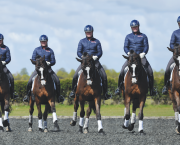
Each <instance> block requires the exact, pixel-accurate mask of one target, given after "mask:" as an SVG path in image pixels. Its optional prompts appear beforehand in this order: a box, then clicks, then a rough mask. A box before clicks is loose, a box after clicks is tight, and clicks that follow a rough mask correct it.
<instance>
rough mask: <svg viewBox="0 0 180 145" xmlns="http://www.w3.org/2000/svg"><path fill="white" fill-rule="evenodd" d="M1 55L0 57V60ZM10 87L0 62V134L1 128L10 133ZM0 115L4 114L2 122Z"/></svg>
mask: <svg viewBox="0 0 180 145" xmlns="http://www.w3.org/2000/svg"><path fill="white" fill-rule="evenodd" d="M1 57H2V55H0V60H1ZM10 97H11V94H10V86H9V80H8V77H7V75H6V74H5V73H4V71H3V64H2V62H1V61H0V104H1V111H0V132H3V131H4V129H3V126H4V127H6V132H10V131H11V128H10V124H9V118H8V116H9V113H10V111H11V109H10V108H11V106H10V104H9V101H10ZM2 113H3V114H4V121H2Z"/></svg>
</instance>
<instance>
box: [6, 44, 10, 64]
mask: <svg viewBox="0 0 180 145" xmlns="http://www.w3.org/2000/svg"><path fill="white" fill-rule="evenodd" d="M6 49H7V51H6V60H5V62H6V64H8V63H9V62H10V61H11V53H10V50H9V48H8V47H6Z"/></svg>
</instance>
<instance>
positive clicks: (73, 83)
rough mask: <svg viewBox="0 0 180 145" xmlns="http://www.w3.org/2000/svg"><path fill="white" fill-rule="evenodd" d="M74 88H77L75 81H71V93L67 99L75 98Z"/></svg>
mask: <svg viewBox="0 0 180 145" xmlns="http://www.w3.org/2000/svg"><path fill="white" fill-rule="evenodd" d="M76 88H77V80H76V79H73V81H72V91H71V93H70V94H69V98H75V93H76Z"/></svg>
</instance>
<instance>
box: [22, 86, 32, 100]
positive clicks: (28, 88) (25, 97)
mask: <svg viewBox="0 0 180 145" xmlns="http://www.w3.org/2000/svg"><path fill="white" fill-rule="evenodd" d="M26 93H27V94H26V95H25V96H24V99H23V102H29V97H30V95H31V84H28V85H27V91H26Z"/></svg>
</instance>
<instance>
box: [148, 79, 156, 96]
mask: <svg viewBox="0 0 180 145" xmlns="http://www.w3.org/2000/svg"><path fill="white" fill-rule="evenodd" d="M149 89H150V96H155V95H157V91H156V90H155V89H154V77H153V76H149Z"/></svg>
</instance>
